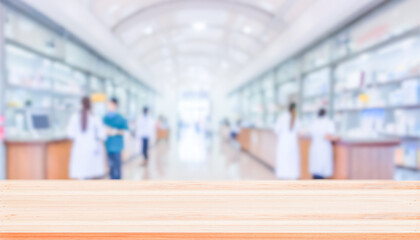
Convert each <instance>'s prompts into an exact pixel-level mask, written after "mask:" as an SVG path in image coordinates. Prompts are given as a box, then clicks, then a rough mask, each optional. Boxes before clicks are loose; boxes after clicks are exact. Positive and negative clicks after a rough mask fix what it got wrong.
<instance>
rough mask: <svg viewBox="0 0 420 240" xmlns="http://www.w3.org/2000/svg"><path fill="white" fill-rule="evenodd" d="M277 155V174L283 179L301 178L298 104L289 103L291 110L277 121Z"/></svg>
mask: <svg viewBox="0 0 420 240" xmlns="http://www.w3.org/2000/svg"><path fill="white" fill-rule="evenodd" d="M275 132H276V134H277V157H276V176H277V178H279V179H283V180H297V179H299V178H300V154H299V140H298V132H299V121H298V119H297V116H296V104H295V103H291V104H290V105H289V111H288V112H286V113H284V114H283V115H281V116H280V117H279V118H278V120H277V123H276V126H275Z"/></svg>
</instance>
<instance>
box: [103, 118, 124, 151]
mask: <svg viewBox="0 0 420 240" xmlns="http://www.w3.org/2000/svg"><path fill="white" fill-rule="evenodd" d="M104 124H105V125H106V126H107V127H110V128H115V129H118V130H128V124H127V120H125V118H124V117H123V116H121V114H118V113H109V114H107V115H106V116H105V117H104ZM105 146H106V150H107V152H108V153H120V152H122V150H123V149H124V138H123V136H121V135H117V136H108V138H107V139H106V142H105Z"/></svg>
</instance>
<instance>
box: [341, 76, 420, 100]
mask: <svg viewBox="0 0 420 240" xmlns="http://www.w3.org/2000/svg"><path fill="white" fill-rule="evenodd" d="M409 80H420V74H419V75H413V76H408V77H403V78H398V79H394V80H388V81H383V82H379V83H373V84H367V85H365V86H360V87H358V88H353V89H345V90H341V91H335V95H340V94H346V93H358V92H363V91H366V90H367V89H371V88H375V87H382V86H388V85H393V84H400V83H403V82H405V81H409Z"/></svg>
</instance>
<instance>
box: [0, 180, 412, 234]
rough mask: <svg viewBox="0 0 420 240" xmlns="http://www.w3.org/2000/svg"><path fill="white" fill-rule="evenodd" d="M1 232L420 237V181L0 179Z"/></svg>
mask: <svg viewBox="0 0 420 240" xmlns="http://www.w3.org/2000/svg"><path fill="white" fill-rule="evenodd" d="M0 239H2V240H3V239H405V240H406V239H420V182H392V181H365V182H362V181H315V182H314V181H299V182H282V181H275V182H263V181H261V182H122V181H91V182H81V181H3V182H0Z"/></svg>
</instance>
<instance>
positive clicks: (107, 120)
mask: <svg viewBox="0 0 420 240" xmlns="http://www.w3.org/2000/svg"><path fill="white" fill-rule="evenodd" d="M117 110H118V100H117V99H116V98H112V99H111V100H110V101H109V102H108V113H107V115H106V116H105V117H104V124H105V126H106V127H107V135H108V137H107V139H106V141H105V147H106V151H107V155H108V163H109V170H110V177H111V179H121V152H122V150H123V149H124V132H125V131H126V130H128V123H127V120H126V119H125V118H124V117H123V116H122V115H121V114H119V113H118V112H117Z"/></svg>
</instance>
